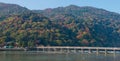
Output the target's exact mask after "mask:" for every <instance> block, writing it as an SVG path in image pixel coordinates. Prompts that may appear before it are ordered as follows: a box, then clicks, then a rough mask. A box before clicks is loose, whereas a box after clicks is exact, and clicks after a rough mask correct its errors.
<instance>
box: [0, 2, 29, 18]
mask: <svg viewBox="0 0 120 61" xmlns="http://www.w3.org/2000/svg"><path fill="white" fill-rule="evenodd" d="M25 12H30V10H29V9H27V8H25V7H21V6H19V5H16V4H7V3H0V20H3V19H4V18H6V17H8V16H9V15H13V14H22V13H25Z"/></svg>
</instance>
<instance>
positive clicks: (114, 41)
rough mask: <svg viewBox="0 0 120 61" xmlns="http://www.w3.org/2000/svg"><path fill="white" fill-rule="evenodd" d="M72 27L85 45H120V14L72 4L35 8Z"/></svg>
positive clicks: (38, 11) (53, 19)
mask: <svg viewBox="0 0 120 61" xmlns="http://www.w3.org/2000/svg"><path fill="white" fill-rule="evenodd" d="M34 12H36V13H41V14H43V15H45V16H47V17H48V18H50V19H51V21H53V22H55V23H58V24H60V25H61V26H64V27H67V28H68V29H71V30H72V31H73V32H74V33H75V34H76V35H77V36H76V38H77V39H79V40H78V41H79V42H80V43H82V44H83V45H88V46H92V44H94V45H95V44H96V46H120V14H117V13H114V12H109V11H106V10H104V9H98V8H94V7H79V6H75V5H70V6H67V7H58V8H54V9H51V8H49V9H46V10H34Z"/></svg>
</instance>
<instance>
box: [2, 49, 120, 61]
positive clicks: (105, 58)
mask: <svg viewBox="0 0 120 61" xmlns="http://www.w3.org/2000/svg"><path fill="white" fill-rule="evenodd" d="M0 61H120V54H95V53H94V54H88V53H84V54H81V53H72V54H60V53H59V54H55V53H40V52H25V51H23V52H22V51H0Z"/></svg>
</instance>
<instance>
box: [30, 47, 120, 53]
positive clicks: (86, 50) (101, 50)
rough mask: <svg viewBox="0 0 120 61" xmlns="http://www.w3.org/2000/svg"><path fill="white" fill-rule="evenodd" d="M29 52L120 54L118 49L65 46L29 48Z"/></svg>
mask: <svg viewBox="0 0 120 61" xmlns="http://www.w3.org/2000/svg"><path fill="white" fill-rule="evenodd" d="M28 51H40V52H43V53H96V54H100V53H104V54H108V53H120V48H117V47H66V46H65V47H64V46H62V47H61V46H55V47H54V46H47V47H36V48H28Z"/></svg>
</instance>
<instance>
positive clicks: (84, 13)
mask: <svg viewBox="0 0 120 61" xmlns="http://www.w3.org/2000/svg"><path fill="white" fill-rule="evenodd" d="M0 20H1V21H0V46H4V45H8V46H15V45H16V44H17V45H18V46H19V47H35V46H94V47H98V46H99V47H101V46H102V47H120V14H118V13H114V12H109V11H107V10H104V9H100V8H95V7H89V6H85V7H79V6H75V5H70V6H67V7H58V8H48V9H45V10H29V9H27V8H25V7H21V6H19V5H16V4H6V3H0Z"/></svg>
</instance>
